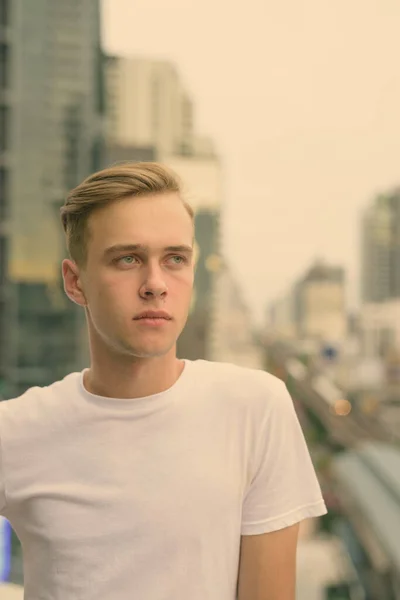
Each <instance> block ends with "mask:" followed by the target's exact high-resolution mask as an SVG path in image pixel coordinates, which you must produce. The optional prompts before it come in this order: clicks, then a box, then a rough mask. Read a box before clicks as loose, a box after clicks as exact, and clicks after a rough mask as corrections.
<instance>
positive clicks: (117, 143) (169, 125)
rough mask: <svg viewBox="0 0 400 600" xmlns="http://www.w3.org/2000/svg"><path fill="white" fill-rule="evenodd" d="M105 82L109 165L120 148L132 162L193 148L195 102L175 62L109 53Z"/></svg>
mask: <svg viewBox="0 0 400 600" xmlns="http://www.w3.org/2000/svg"><path fill="white" fill-rule="evenodd" d="M106 80H107V105H108V110H107V132H108V139H109V140H110V157H109V162H110V163H112V162H117V161H118V159H119V157H120V155H121V148H126V149H128V153H129V152H130V155H131V157H132V158H131V160H135V157H136V156H137V157H138V160H140V159H142V156H143V157H144V158H143V159H142V160H148V158H147V157H150V159H151V158H153V159H158V158H159V157H160V156H170V155H187V154H188V153H190V152H191V149H192V141H193V105H192V101H191V99H190V96H189V95H188V93H187V91H186V89H185V87H184V85H183V83H182V80H181V78H180V76H179V73H178V71H177V69H176V67H175V65H174V64H173V63H171V62H169V61H164V60H153V59H149V58H143V57H117V56H110V57H107V60H106ZM126 159H127V158H126Z"/></svg>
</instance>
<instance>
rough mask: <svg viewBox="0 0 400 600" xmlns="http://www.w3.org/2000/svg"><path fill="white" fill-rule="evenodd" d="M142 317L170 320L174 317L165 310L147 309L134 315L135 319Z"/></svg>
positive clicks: (138, 319)
mask: <svg viewBox="0 0 400 600" xmlns="http://www.w3.org/2000/svg"><path fill="white" fill-rule="evenodd" d="M142 319H150V320H151V319H164V320H166V321H170V320H171V319H172V317H171V315H170V314H168V313H167V312H165V311H164V310H145V311H143V312H142V313H140V314H138V315H136V317H134V320H135V321H140V320H142Z"/></svg>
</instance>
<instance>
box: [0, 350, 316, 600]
mask: <svg viewBox="0 0 400 600" xmlns="http://www.w3.org/2000/svg"><path fill="white" fill-rule="evenodd" d="M185 363H186V364H185V368H184V370H183V373H182V375H181V376H180V378H179V379H178V381H177V382H176V383H175V384H174V385H173V386H172V387H171V388H170V389H169V390H167V391H165V392H162V393H160V394H155V395H153V396H148V397H145V398H135V399H132V400H130V399H128V400H127V399H114V398H104V397H100V396H95V395H93V394H90V393H89V392H87V391H86V390H85V388H84V386H83V373H72V374H70V375H68V376H67V377H66V378H65V379H63V380H62V381H59V382H56V383H54V384H52V385H50V386H49V387H46V388H31V389H30V390H28V391H27V392H26V393H25V394H23V395H22V396H20V397H19V398H16V399H13V400H9V401H6V402H3V403H0V440H1V462H0V464H1V470H0V514H2V515H3V516H5V517H6V518H7V519H9V521H10V522H11V524H12V526H13V527H14V529H15V531H16V533H17V535H18V537H19V539H20V540H21V543H22V549H23V555H24V578H25V598H26V600H110V599H112V600H131V599H132V598H137V599H140V600H188V599H190V600H234V599H235V598H236V587H237V575H238V564H239V550H240V538H241V535H254V534H261V533H265V532H270V531H274V530H277V529H281V528H283V527H287V526H289V525H292V524H294V523H296V522H299V521H301V520H302V519H305V518H307V517H317V516H320V515H323V514H325V513H326V508H325V504H324V501H323V499H322V496H321V490H320V487H319V484H318V481H317V478H316V475H315V471H314V468H313V465H312V462H311V459H310V455H309V452H308V449H307V446H306V443H305V440H304V437H303V434H302V431H301V428H300V425H299V422H298V420H297V417H296V413H295V411H294V407H293V403H292V400H291V398H290V396H289V394H288V392H287V390H286V387H285V385H284V384H283V383H282V381H281V380H279V379H277V378H275V377H273V376H272V375H270V374H268V373H266V372H263V371H255V370H251V369H246V368H241V367H237V366H233V365H230V364H221V363H212V362H207V361H194V362H192V361H185Z"/></svg>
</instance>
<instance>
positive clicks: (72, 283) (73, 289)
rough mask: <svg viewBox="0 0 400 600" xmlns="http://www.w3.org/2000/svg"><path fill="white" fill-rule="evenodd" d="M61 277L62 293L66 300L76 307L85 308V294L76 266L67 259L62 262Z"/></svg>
mask: <svg viewBox="0 0 400 600" xmlns="http://www.w3.org/2000/svg"><path fill="white" fill-rule="evenodd" d="M62 276H63V280H64V291H65V293H66V294H67V296H68V298H69V299H70V300H71V301H72V302H74V303H75V304H78V306H87V301H86V298H85V293H84V290H83V285H82V280H81V277H80V271H79V267H78V265H77V264H76V263H75V262H74V261H73V260H70V259H69V258H66V259H64V260H63V262H62Z"/></svg>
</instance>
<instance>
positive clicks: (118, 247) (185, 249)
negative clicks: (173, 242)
mask: <svg viewBox="0 0 400 600" xmlns="http://www.w3.org/2000/svg"><path fill="white" fill-rule="evenodd" d="M163 250H164V252H182V253H185V254H193V248H192V247H191V246H186V245H185V244H179V245H178V246H167V247H166V248H164V249H163ZM116 252H144V253H148V252H149V248H148V246H145V245H144V244H115V245H114V246H109V247H108V248H106V250H105V251H104V256H109V255H110V254H115V253H116Z"/></svg>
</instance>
